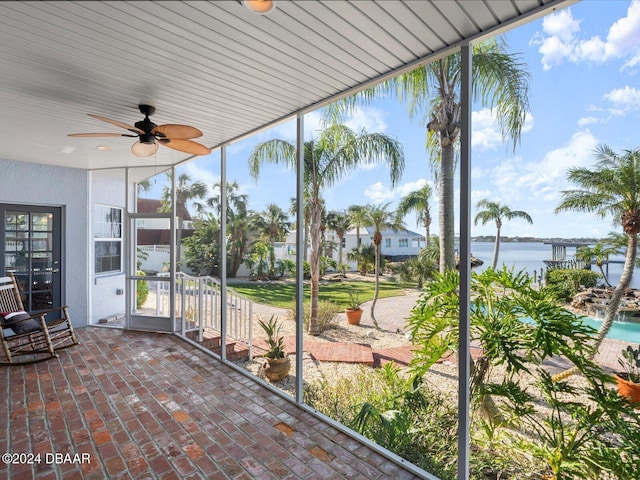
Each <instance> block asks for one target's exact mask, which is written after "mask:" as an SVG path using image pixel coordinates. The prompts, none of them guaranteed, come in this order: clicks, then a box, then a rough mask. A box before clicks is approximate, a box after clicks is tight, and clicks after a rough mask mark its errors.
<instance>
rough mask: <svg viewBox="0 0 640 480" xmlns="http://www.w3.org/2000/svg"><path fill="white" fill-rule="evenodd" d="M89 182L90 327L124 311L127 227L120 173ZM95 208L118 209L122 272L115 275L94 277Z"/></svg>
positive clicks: (93, 177) (95, 176)
mask: <svg viewBox="0 0 640 480" xmlns="http://www.w3.org/2000/svg"><path fill="white" fill-rule="evenodd" d="M89 181H90V202H88V204H90V210H89V217H90V219H91V221H90V227H89V228H90V230H91V235H90V236H89V239H91V240H90V242H89V252H90V254H89V259H90V260H89V268H88V270H87V275H88V276H89V278H90V284H91V287H90V290H91V293H90V295H91V296H90V298H91V308H90V315H89V319H90V323H92V324H96V323H100V320H101V319H106V318H109V317H113V316H122V315H124V314H125V310H126V308H125V307H126V297H125V295H124V292H125V291H126V275H125V272H126V269H125V258H126V251H127V242H126V232H127V231H128V228H129V225H128V224H127V221H126V209H125V207H126V202H125V199H126V192H125V185H126V178H125V171H124V170H123V169H118V170H99V171H93V172H91V173H90V174H89ZM96 205H101V206H107V207H112V208H122V222H123V229H122V230H123V231H122V250H121V252H122V271H121V272H118V273H106V274H96V272H95V270H96V269H95V245H94V242H93V239H94V238H95V237H97V236H99V235H98V234H97V232H95V231H94V229H95V221H94V220H95V208H96Z"/></svg>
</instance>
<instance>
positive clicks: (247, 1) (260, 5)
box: [242, 0, 276, 15]
mask: <svg viewBox="0 0 640 480" xmlns="http://www.w3.org/2000/svg"><path fill="white" fill-rule="evenodd" d="M242 4H243V5H244V6H245V7H247V8H248V9H249V11H250V12H252V13H257V14H258V15H266V14H268V13H271V12H272V11H274V10H275V9H276V1H275V0H242Z"/></svg>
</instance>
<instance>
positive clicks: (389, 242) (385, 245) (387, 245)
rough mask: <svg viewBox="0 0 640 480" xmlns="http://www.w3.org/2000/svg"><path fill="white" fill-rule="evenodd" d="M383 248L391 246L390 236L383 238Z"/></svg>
mask: <svg viewBox="0 0 640 480" xmlns="http://www.w3.org/2000/svg"><path fill="white" fill-rule="evenodd" d="M384 248H391V239H390V238H385V239H384Z"/></svg>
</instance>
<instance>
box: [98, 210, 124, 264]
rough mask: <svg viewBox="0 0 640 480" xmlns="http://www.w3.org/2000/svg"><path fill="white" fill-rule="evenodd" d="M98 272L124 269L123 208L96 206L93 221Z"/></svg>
mask: <svg viewBox="0 0 640 480" xmlns="http://www.w3.org/2000/svg"><path fill="white" fill-rule="evenodd" d="M93 237H94V247H95V259H96V263H95V272H96V274H105V273H114V272H121V271H122V209H121V208H116V207H108V206H105V205H96V206H95V215H94V222H93Z"/></svg>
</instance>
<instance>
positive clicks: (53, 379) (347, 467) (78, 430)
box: [0, 327, 416, 480]
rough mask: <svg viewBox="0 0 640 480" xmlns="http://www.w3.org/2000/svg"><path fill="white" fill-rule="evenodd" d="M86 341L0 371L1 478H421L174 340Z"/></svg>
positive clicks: (96, 335) (103, 333)
mask: <svg viewBox="0 0 640 480" xmlns="http://www.w3.org/2000/svg"><path fill="white" fill-rule="evenodd" d="M78 335H79V339H80V345H78V346H76V347H73V348H70V349H67V350H63V351H61V352H60V357H59V358H58V359H53V360H49V361H47V362H43V363H39V364H36V365H30V366H22V367H11V368H0V382H1V383H2V387H1V388H0V401H1V402H2V406H3V407H4V408H2V411H1V412H0V453H3V452H7V453H10V454H13V458H10V459H9V460H10V461H9V464H6V463H0V478H8V479H14V478H15V479H21V480H22V479H29V478H37V479H65V480H67V479H91V480H93V479H96V480H98V479H99V480H103V479H105V478H113V479H163V480H168V479H180V478H189V479H203V478H210V479H238V480H241V479H246V480H249V479H291V480H294V479H306V480H312V479H314V480H315V479H317V480H320V479H322V480H325V479H342V478H349V479H355V480H365V479H386V478H389V479H400V480H402V479H411V478H416V477H415V476H414V475H413V474H411V473H410V472H408V471H406V470H403V469H402V468H400V467H399V466H397V465H395V464H394V463H392V462H389V461H388V460H387V459H386V458H384V457H383V456H381V455H380V454H378V453H377V452H375V451H373V450H371V449H370V448H368V447H366V446H364V445H362V444H360V443H359V442H357V441H356V440H354V439H351V438H349V437H347V436H346V435H345V434H343V433H341V432H339V431H337V430H336V429H334V428H333V427H331V426H329V425H327V424H325V423H324V422H322V421H321V420H319V419H318V418H316V417H314V416H312V415H311V414H310V413H308V412H306V411H304V410H303V409H301V408H299V407H297V406H296V405H295V404H292V403H291V402H289V401H287V400H285V399H283V398H281V397H279V396H278V395H276V394H275V393H273V392H271V391H270V390H269V389H267V388H265V387H263V386H261V385H260V384H258V383H255V382H253V381H252V380H250V379H249V378H247V377H245V376H244V375H242V374H240V373H239V372H237V371H235V370H233V369H232V368H230V367H229V366H227V365H224V364H222V363H220V362H219V361H217V360H215V359H214V358H211V357H209V356H208V355H207V354H205V353H204V352H202V351H200V350H199V349H196V348H194V347H192V346H191V345H189V344H187V343H186V342H183V341H182V340H180V339H179V338H177V337H174V336H172V335H162V334H152V333H134V332H125V331H122V330H113V329H104V328H92V327H87V328H83V329H79V330H78ZM20 454H25V455H23V456H20ZM38 454H40V456H39V457H38V456H37V455H38ZM3 459H5V457H3ZM29 461H31V462H32V463H31V464H29V463H28V462H29Z"/></svg>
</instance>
